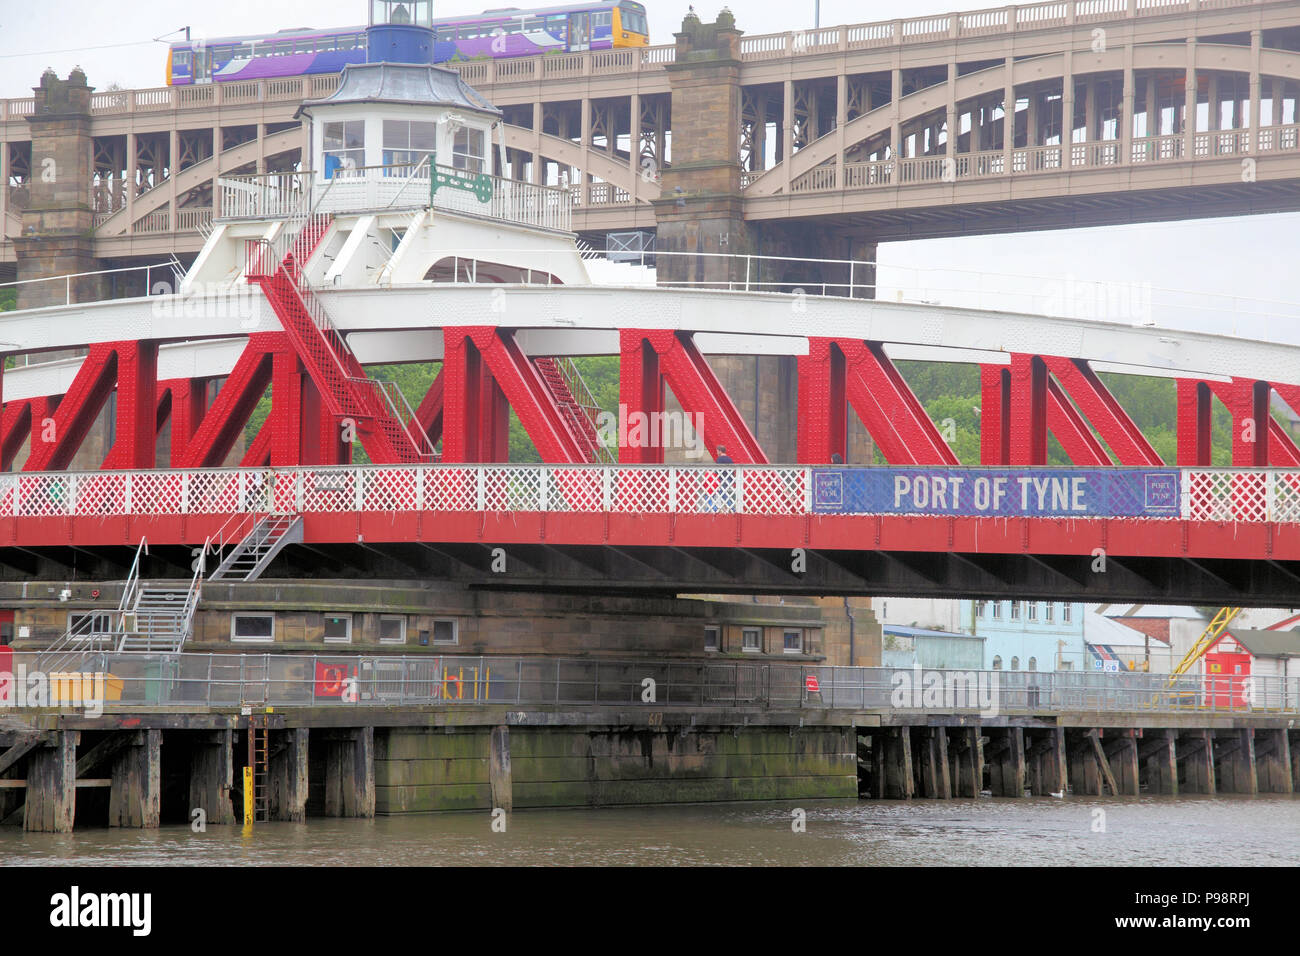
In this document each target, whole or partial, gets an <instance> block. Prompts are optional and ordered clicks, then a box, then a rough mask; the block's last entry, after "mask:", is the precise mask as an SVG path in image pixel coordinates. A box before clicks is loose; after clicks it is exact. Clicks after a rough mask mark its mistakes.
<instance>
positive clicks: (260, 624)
mask: <svg viewBox="0 0 1300 956" xmlns="http://www.w3.org/2000/svg"><path fill="white" fill-rule="evenodd" d="M230 639H231V640H232V641H238V642H240V643H248V644H257V643H260V644H269V643H271V641H273V640H275V615H274V614H232V615H230Z"/></svg>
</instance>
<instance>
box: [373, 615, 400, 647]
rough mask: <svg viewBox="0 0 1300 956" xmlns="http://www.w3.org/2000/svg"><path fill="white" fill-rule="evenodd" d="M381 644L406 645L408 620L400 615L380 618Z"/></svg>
mask: <svg viewBox="0 0 1300 956" xmlns="http://www.w3.org/2000/svg"><path fill="white" fill-rule="evenodd" d="M379 643H380V644H405V643H406V618H405V617H403V616H401V615H399V614H383V615H381V616H380V618H379Z"/></svg>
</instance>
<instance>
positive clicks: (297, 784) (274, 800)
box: [267, 727, 309, 823]
mask: <svg viewBox="0 0 1300 956" xmlns="http://www.w3.org/2000/svg"><path fill="white" fill-rule="evenodd" d="M308 733H309V731H308V729H307V728H306V727H292V728H290V729H288V730H285V731H283V735H282V743H283V746H281V747H280V748H279V749H278V750H274V751H273V752H272V753H271V755H270V767H269V768H268V769H269V779H268V781H267V783H268V785H269V788H270V792H269V797H270V807H269V809H270V814H269V815H270V818H271V819H272V820H285V821H288V822H290V823H301V822H302V821H304V820H306V819H307V739H308Z"/></svg>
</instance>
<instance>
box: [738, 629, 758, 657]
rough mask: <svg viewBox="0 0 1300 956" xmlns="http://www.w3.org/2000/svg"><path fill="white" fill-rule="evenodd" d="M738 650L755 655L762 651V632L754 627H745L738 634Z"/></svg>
mask: <svg viewBox="0 0 1300 956" xmlns="http://www.w3.org/2000/svg"><path fill="white" fill-rule="evenodd" d="M740 649H741V650H742V651H748V652H749V653H751V654H757V653H758V652H759V651H761V650H762V649H763V632H762V631H760V630H759V629H758V628H756V627H747V628H745V629H744V630H743V631H741V634H740Z"/></svg>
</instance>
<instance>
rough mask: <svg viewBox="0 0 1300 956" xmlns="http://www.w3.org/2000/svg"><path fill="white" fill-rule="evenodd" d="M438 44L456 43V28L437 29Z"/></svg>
mask: <svg viewBox="0 0 1300 956" xmlns="http://www.w3.org/2000/svg"><path fill="white" fill-rule="evenodd" d="M438 42H439V43H455V42H456V28H455V27H438Z"/></svg>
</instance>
